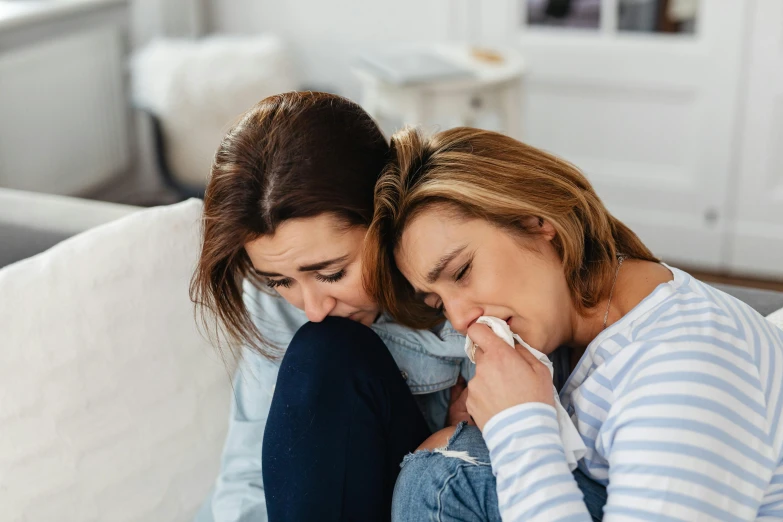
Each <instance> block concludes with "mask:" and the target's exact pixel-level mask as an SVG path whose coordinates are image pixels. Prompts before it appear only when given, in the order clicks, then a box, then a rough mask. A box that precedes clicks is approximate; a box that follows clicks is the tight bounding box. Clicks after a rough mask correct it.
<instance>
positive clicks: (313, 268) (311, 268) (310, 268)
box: [253, 255, 348, 277]
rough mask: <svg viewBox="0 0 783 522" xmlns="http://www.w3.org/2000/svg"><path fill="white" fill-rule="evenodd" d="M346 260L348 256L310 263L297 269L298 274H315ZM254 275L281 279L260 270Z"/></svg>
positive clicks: (274, 273)
mask: <svg viewBox="0 0 783 522" xmlns="http://www.w3.org/2000/svg"><path fill="white" fill-rule="evenodd" d="M347 260H348V256H347V255H344V256H340V257H335V258H334V259H327V260H326V261H319V262H317V263H311V264H309V265H302V266H300V267H299V268H298V270H299V271H300V272H317V271H318V270H323V269H324V268H329V267H330V266H333V265H337V264H339V263H343V262H344V261H347ZM253 270H255V272H256V274H258V275H262V276H264V277H283V276H282V274H278V273H276V272H263V271H261V270H256V269H255V268H254V269H253Z"/></svg>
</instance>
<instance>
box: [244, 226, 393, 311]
mask: <svg viewBox="0 0 783 522" xmlns="http://www.w3.org/2000/svg"><path fill="white" fill-rule="evenodd" d="M366 232H367V230H366V229H365V228H363V227H351V228H346V227H345V226H343V225H342V223H341V222H340V221H338V220H337V219H336V218H335V217H333V216H331V215H328V214H324V215H320V216H316V217H312V218H304V219H291V220H288V221H286V222H284V223H283V224H282V225H280V226H279V227H278V228H277V231H276V232H275V234H274V235H271V236H261V237H259V238H257V239H255V240H253V241H250V242H248V243H247V244H245V250H246V251H247V254H248V256H249V257H250V260H251V261H252V263H253V267H254V268H255V269H256V272H257V273H258V274H259V275H261V276H263V277H264V279H265V280H266V283H267V285H268V286H269V287H271V288H274V289H275V290H277V291H278V292H279V293H280V295H281V296H282V297H283V298H284V299H285V300H286V301H288V302H289V303H291V304H292V305H294V306H296V307H297V308H299V309H301V310H304V311H305V313H306V314H307V318H308V319H309V320H310V321H313V322H316V323H317V322H320V321H322V320H323V319H324V318H325V317H326V316H328V315H335V316H339V317H347V318H349V319H352V320H354V321H358V322H360V323H362V324H365V325H368V326H369V325H370V324H372V323H373V321H375V318H376V317H377V316H378V313H379V308H378V305H376V304H375V303H374V302H373V301H372V300H371V299H370V297H369V296H368V295H367V293H366V292H365V291H364V286H363V284H362V262H361V260H362V255H361V254H362V246H363V244H364V236H365V234H366Z"/></svg>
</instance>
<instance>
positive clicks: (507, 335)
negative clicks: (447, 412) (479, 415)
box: [465, 316, 587, 471]
mask: <svg viewBox="0 0 783 522" xmlns="http://www.w3.org/2000/svg"><path fill="white" fill-rule="evenodd" d="M476 322H477V323H479V324H484V325H487V326H488V327H489V328H490V329H491V330H492V331H493V332H494V333H495V335H497V336H498V337H500V338H501V339H502V340H503V341H505V342H506V344H508V345H509V346H511V347H514V348H516V347H515V346H514V342H515V341H516V342H517V343H518V344H519V345H520V346H522V347H523V348H525V349H526V350H527V351H528V352H530V353H531V354H532V355H533V356H534V357H535V358H536V359H538V360H539V361H541V363H543V364H544V365H545V366H546V367H547V368H548V369H549V375H550V379H551V376H552V375H553V373H554V368H553V366H552V361H550V360H549V357H547V356H546V355H545V354H544V353H542V352H540V351H538V350H536V349H535V348H532V347H531V346H530V345H529V344H527V343H526V342H525V341H523V340H522V338H521V337H519V335H517V334H515V333H513V332H512V331H511V328H510V327H509V326H508V324H507V323H506V322H505V321H503V320H502V319H498V318H497V317H490V316H482V317H479V318H478V319H477V321H476ZM475 351H476V345H475V344H474V342H473V341H472V340H471V339H470V337H467V338H466V339H465V353H467V355H468V358H469V359H470V360H471V361H472V362H474V363H475V362H476V361H475ZM477 376H478V373H477ZM542 384H543V383H542ZM552 393H553V395H554V403H553V404H554V407H555V410H556V412H557V422H558V425H559V427H560V438H561V440H562V442H563V447H564V449H565V454H566V460H567V461H568V467H569V468H570V469H571V470H572V471H573V470H574V469H575V468H576V466H577V462H578V461H579V459H581V458H582V457H583V456H584V455H585V452H586V451H587V449H586V447H585V445H584V443H583V442H582V437H581V436H580V435H579V432H578V431H577V429H576V426H575V425H574V423H573V421H572V420H571V418H570V417H569V416H568V413H567V412H566V411H565V408H563V406H562V404H560V397H559V396H558V393H557V389H556V388H555V386H554V384H552ZM539 396H540V394H539ZM469 400H470V398H469ZM521 402H522V401H520V403H521ZM496 413H499V412H496Z"/></svg>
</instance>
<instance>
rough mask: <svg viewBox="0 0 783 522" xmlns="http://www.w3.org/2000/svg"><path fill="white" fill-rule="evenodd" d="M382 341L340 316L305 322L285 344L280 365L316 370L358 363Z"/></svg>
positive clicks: (381, 344) (363, 327)
mask: <svg viewBox="0 0 783 522" xmlns="http://www.w3.org/2000/svg"><path fill="white" fill-rule="evenodd" d="M378 345H380V346H383V347H384V348H385V346H384V345H383V341H381V339H380V338H379V337H378V335H377V334H376V333H375V332H373V331H372V330H371V329H370V328H369V327H367V326H364V325H363V324H361V323H358V322H356V321H351V320H350V319H345V318H342V317H327V318H326V319H324V320H323V321H322V322H320V323H306V324H305V325H303V326H302V327H301V328H299V330H298V331H297V332H296V334H295V335H294V337H293V339H292V340H291V343H290V344H289V345H288V348H287V350H286V353H285V356H284V357H283V363H285V362H286V360H289V361H291V360H296V362H297V364H314V365H318V366H319V367H322V368H323V367H344V366H345V363H346V362H351V363H354V365H355V363H356V362H357V361H361V360H362V359H363V358H364V357H365V355H366V354H367V353H372V352H373V351H375V350H373V348H374V347H377V346H378Z"/></svg>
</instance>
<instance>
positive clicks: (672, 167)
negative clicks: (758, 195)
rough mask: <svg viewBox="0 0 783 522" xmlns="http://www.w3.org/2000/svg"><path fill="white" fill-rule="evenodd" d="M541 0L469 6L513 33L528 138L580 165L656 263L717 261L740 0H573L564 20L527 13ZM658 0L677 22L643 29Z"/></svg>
mask: <svg viewBox="0 0 783 522" xmlns="http://www.w3.org/2000/svg"><path fill="white" fill-rule="evenodd" d="M773 1H774V0H773ZM565 3H566V4H568V3H569V2H565ZM781 3H783V2H781ZM549 4H550V2H548V1H547V0H510V2H508V3H506V4H505V5H504V7H501V2H497V1H496V2H488V3H486V4H484V8H483V9H482V10H481V14H480V16H476V18H480V23H481V25H482V26H483V30H482V32H481V35H482V38H483V39H484V40H485V41H487V42H488V43H499V38H498V36H497V35H498V34H504V35H506V36H505V37H504V40H505V42H506V43H508V41H509V36H508V35H509V33H511V34H513V35H515V41H516V45H518V46H519V48H520V49H521V51H522V53H523V56H524V59H525V61H526V65H527V68H526V71H527V76H526V80H525V91H526V98H525V103H524V134H525V139H526V141H528V142H529V143H530V144H532V145H535V146H538V147H541V148H544V149H546V150H549V151H551V152H553V153H555V154H557V155H559V156H562V157H564V158H566V159H568V160H570V161H572V162H573V163H575V164H576V165H577V166H578V167H580V168H581V169H582V170H583V171H584V172H585V173H586V174H587V175H588V177H589V178H590V180H591V181H592V183H593V184H594V186H595V187H596V189H597V191H598V194H599V195H600V196H601V198H602V199H603V200H604V202H605V203H606V205H607V206H608V207H609V209H610V211H612V212H613V213H614V214H615V215H616V216H617V217H618V218H620V219H621V220H623V221H624V222H625V223H626V224H628V225H629V226H630V227H631V228H632V229H633V230H634V231H636V232H637V233H638V234H639V235H640V236H641V238H642V240H643V241H645V243H646V244H647V245H648V246H649V247H650V248H651V249H652V250H653V252H654V253H655V254H656V255H658V256H660V257H662V258H663V259H664V260H665V261H669V262H672V263H675V264H678V263H680V264H684V265H689V266H699V267H710V268H717V267H721V266H725V264H726V259H727V254H726V250H725V248H726V231H727V230H728V229H729V224H728V221H727V216H726V211H725V209H726V207H727V196H728V191H727V187H728V183H729V180H730V174H731V169H732V164H731V161H732V157H733V156H732V146H733V140H734V138H735V135H734V131H735V123H736V119H737V118H736V113H737V105H738V100H737V98H738V86H739V80H740V72H741V68H740V65H741V58H742V54H741V50H742V40H743V34H744V30H745V19H746V4H745V2H744V1H739V0H702V1H700V2H699V1H690V0H687V1H686V0H665V1H660V0H649V1H648V0H572V1H571V2H570V4H571V10H572V13H571V15H572V18H573V19H572V20H568V19H565V20H564V19H562V18H561V19H557V17H551V16H550V17H544V18H543V19H541V18H540V17H539V18H536V17H537V16H539V15H540V14H541V13H540V12H541V10H542V9H545V8H547V7H551V6H550V5H549ZM551 4H552V5H554V7H555V8H557V7H558V6H557V4H561V6H562V4H563V2H551ZM663 8H666V9H668V10H669V11H672V12H669V11H667V15H666V16H667V17H668V18H667V19H669V22H671V18H672V17H675V16H677V17H680V18H678V20H684V21H680V22H677V23H676V24H675V25H676V28H677V29H679V30H680V31H683V32H680V33H672V34H664V33H660V32H650V31H649V30H650V29H654V30H655V29H658V30H660V27H658V26H656V25H655V24H654V23H652V22H651V21H655V19H656V17H658V18H660V17H661V16H662V15H661V14H660V12H657V11H656V13H653V14H651V10H652V9H657V10H660V9H663ZM536 9H538V11H536ZM694 9H695V11H694ZM645 10H646V11H645ZM677 10H679V12H676V11H677ZM529 11H530V12H529ZM555 11H557V9H555ZM694 12H695V18H694V17H693V16H694ZM596 13H597V14H596ZM555 14H557V13H555ZM529 15H530V17H531V18H532V19H531V20H528V16H529ZM689 16H690V18H688V17H689ZM552 19H554V22H553V23H559V24H560V26H551V25H541V24H542V23H549V22H552ZM660 19H662V18H660ZM778 20H780V18H778ZM770 23H771V22H770ZM619 25H622V26H623V27H626V28H630V29H627V30H620V29H618V26H619ZM659 25H660V24H659ZM669 25H671V23H670V24H669ZM665 29H671V27H668V28H665Z"/></svg>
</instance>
